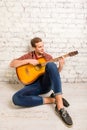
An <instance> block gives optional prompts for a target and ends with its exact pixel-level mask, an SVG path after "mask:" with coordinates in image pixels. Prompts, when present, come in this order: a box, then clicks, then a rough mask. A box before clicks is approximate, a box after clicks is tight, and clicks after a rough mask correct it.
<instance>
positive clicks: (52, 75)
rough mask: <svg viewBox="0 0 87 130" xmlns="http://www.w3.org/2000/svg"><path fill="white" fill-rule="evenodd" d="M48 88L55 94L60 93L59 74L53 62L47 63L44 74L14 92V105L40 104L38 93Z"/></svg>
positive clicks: (30, 105)
mask: <svg viewBox="0 0 87 130" xmlns="http://www.w3.org/2000/svg"><path fill="white" fill-rule="evenodd" d="M50 90H53V91H54V93H55V94H56V95H57V94H62V88H61V79H60V74H59V72H58V68H57V66H56V64H55V63H53V62H49V63H47V65H46V67H45V74H44V75H42V76H40V77H39V78H38V79H37V80H36V81H35V82H34V83H32V84H29V85H26V86H25V87H24V88H23V89H21V90H19V91H18V92H17V93H15V94H14V95H13V97H12V100H13V103H14V104H15V105H19V106H25V107H33V106H38V105H42V104H44V102H43V97H41V96H39V95H40V94H45V93H47V92H49V91H50Z"/></svg>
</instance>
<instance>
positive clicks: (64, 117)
mask: <svg viewBox="0 0 87 130" xmlns="http://www.w3.org/2000/svg"><path fill="white" fill-rule="evenodd" d="M55 111H56V113H57V114H58V115H59V116H60V118H61V119H62V121H63V122H64V123H65V124H66V125H67V126H72V125H73V121H72V119H71V117H70V115H69V113H68V112H67V111H66V110H65V109H64V108H62V109H60V110H58V109H57V106H56V107H55Z"/></svg>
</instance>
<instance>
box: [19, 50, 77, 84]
mask: <svg viewBox="0 0 87 130" xmlns="http://www.w3.org/2000/svg"><path fill="white" fill-rule="evenodd" d="M77 54H78V51H73V52H69V53H68V54H65V55H63V56H60V57H57V58H54V59H52V60H50V61H46V60H45V59H44V58H40V59H38V61H39V64H37V65H35V66H34V65H32V64H25V65H22V66H19V67H17V68H16V73H17V76H18V79H19V80H20V81H21V82H22V83H23V84H25V85H27V84H31V83H33V82H34V81H35V80H36V79H37V78H39V76H41V75H43V74H44V72H45V65H46V64H47V63H48V62H57V61H59V59H60V58H61V57H64V58H66V57H71V56H75V55H77Z"/></svg>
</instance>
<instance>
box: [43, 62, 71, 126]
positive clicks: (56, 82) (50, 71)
mask: <svg viewBox="0 0 87 130" xmlns="http://www.w3.org/2000/svg"><path fill="white" fill-rule="evenodd" d="M47 77H49V78H50V80H48V79H47V80H46V78H47ZM43 81H44V82H45V83H43V84H44V85H45V84H46V83H47V82H48V83H49V82H50V83H51V85H52V89H53V91H54V93H55V100H56V107H55V110H56V112H57V113H58V114H60V117H61V118H62V120H63V121H64V122H65V123H66V124H67V125H72V124H73V123H72V119H71V117H70V116H69V114H68V112H67V111H65V109H64V106H63V100H62V86H61V79H60V74H59V72H58V68H57V66H56V64H55V63H53V62H52V63H51V62H49V63H48V64H47V65H46V72H45V76H44V80H43ZM46 87H47V86H45V88H46Z"/></svg>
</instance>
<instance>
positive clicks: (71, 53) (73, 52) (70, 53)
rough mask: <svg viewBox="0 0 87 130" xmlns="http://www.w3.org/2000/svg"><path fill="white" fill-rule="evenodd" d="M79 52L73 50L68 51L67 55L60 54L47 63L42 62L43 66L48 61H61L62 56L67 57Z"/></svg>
mask: <svg viewBox="0 0 87 130" xmlns="http://www.w3.org/2000/svg"><path fill="white" fill-rule="evenodd" d="M77 54H78V51H72V52H69V53H67V54H65V55H62V56H59V57H57V58H54V59H51V60H50V61H47V62H45V63H42V64H41V66H45V65H46V64H47V63H48V62H57V61H59V60H60V58H62V57H64V58H66V57H69V56H70V57H71V56H75V55H77Z"/></svg>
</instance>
